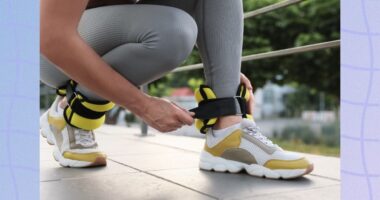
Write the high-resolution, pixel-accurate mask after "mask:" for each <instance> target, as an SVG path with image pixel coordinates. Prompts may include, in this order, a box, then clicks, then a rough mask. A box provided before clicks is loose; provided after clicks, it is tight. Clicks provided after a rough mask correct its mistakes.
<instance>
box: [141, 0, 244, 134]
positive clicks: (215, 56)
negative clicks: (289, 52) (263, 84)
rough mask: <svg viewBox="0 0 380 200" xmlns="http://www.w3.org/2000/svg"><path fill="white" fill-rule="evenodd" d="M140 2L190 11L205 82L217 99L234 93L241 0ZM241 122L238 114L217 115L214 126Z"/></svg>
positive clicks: (239, 48) (240, 42)
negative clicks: (195, 27)
mask: <svg viewBox="0 0 380 200" xmlns="http://www.w3.org/2000/svg"><path fill="white" fill-rule="evenodd" d="M142 3H149V4H159V5H166V6H172V7H176V8H180V9H182V10H184V11H186V12H188V13H189V14H191V15H192V16H193V17H194V19H195V21H196V23H197V26H198V30H199V31H198V39H197V46H198V48H199V51H200V54H201V58H202V61H203V63H204V72H205V78H206V84H207V85H208V86H210V87H211V88H212V89H213V91H214V92H215V94H216V96H217V97H218V98H223V97H233V96H235V95H236V91H237V88H238V85H239V83H240V67H241V55H242V47H243V5H242V1H241V0H186V1H181V0H143V1H142ZM240 121H241V117H240V116H227V117H220V118H219V120H218V122H217V124H216V125H215V126H214V128H215V129H219V128H225V127H228V126H230V125H232V124H236V123H238V122H240Z"/></svg>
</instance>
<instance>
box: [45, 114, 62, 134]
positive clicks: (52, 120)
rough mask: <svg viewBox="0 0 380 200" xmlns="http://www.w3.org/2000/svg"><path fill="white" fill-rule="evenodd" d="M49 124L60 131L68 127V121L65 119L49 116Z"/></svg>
mask: <svg viewBox="0 0 380 200" xmlns="http://www.w3.org/2000/svg"><path fill="white" fill-rule="evenodd" d="M47 115H48V116H47V118H48V123H49V124H50V125H52V126H53V127H54V128H56V129H57V130H58V131H62V129H64V128H65V126H66V121H65V119H64V118H63V117H52V116H50V115H49V113H48V114H47Z"/></svg>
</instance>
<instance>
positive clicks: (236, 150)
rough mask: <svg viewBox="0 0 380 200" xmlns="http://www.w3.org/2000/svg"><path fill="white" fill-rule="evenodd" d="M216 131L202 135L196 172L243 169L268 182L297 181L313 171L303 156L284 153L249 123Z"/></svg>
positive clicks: (237, 170)
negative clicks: (204, 141)
mask: <svg viewBox="0 0 380 200" xmlns="http://www.w3.org/2000/svg"><path fill="white" fill-rule="evenodd" d="M217 131H219V130H217ZM217 131H215V130H214V133H213V132H212V130H209V132H207V134H206V143H205V146H204V149H203V151H202V152H201V157H200V163H199V167H200V169H203V170H214V171H217V172H231V173H237V172H239V171H241V170H243V169H245V170H246V171H247V173H248V174H250V175H252V176H258V177H264V178H265V177H266V178H271V179H280V178H282V179H291V178H297V177H300V176H303V175H305V174H309V173H310V172H311V171H312V170H313V164H311V163H310V162H309V161H308V160H307V159H306V158H305V157H304V156H302V155H300V154H296V153H292V152H287V151H284V150H283V149H282V148H280V147H279V146H278V145H276V144H273V142H272V141H270V140H269V139H268V138H266V137H265V136H263V135H262V134H261V132H260V130H259V128H258V127H257V126H256V124H255V122H254V121H252V120H248V119H243V121H242V123H240V124H237V125H234V126H232V127H229V128H227V129H225V130H222V131H219V132H218V133H217V134H216V133H215V132H217Z"/></svg>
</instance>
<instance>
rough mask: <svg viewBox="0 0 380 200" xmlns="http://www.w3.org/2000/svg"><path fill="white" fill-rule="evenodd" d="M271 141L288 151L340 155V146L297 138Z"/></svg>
mask: <svg viewBox="0 0 380 200" xmlns="http://www.w3.org/2000/svg"><path fill="white" fill-rule="evenodd" d="M273 142H274V143H276V144H278V145H279V146H280V147H282V148H283V149H284V150H288V151H298V152H303V153H310V154H317V155H323V156H334V157H339V156H340V148H339V147H329V146H326V145H320V144H319V145H318V144H305V143H304V142H302V141H297V140H290V141H289V140H280V139H273Z"/></svg>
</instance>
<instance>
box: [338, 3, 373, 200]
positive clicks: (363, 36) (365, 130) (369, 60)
mask: <svg viewBox="0 0 380 200" xmlns="http://www.w3.org/2000/svg"><path fill="white" fill-rule="evenodd" d="M341 16H342V18H341V22H342V23H341V39H342V48H341V50H342V51H341V140H342V142H341V145H342V147H341V149H342V150H341V157H342V159H341V172H342V173H341V174H342V199H345V200H346V199H352V200H354V199H355V200H357V199H364V200H365V199H369V200H375V199H380V129H379V125H380V0H342V1H341Z"/></svg>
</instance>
